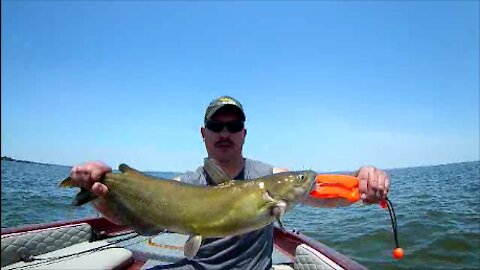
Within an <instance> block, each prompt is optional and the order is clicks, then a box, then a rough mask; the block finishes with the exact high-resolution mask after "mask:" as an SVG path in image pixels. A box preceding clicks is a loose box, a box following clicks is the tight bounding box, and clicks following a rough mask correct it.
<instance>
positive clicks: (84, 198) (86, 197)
mask: <svg viewBox="0 0 480 270" xmlns="http://www.w3.org/2000/svg"><path fill="white" fill-rule="evenodd" d="M58 186H59V187H61V188H66V187H75V186H74V185H73V184H72V178H70V177H68V178H66V179H65V180H63V181H62V182H61V183H60V184H59V185H58ZM96 198H97V196H96V195H95V194H93V193H92V192H90V191H88V190H86V189H84V188H81V189H80V192H78V193H77V195H76V196H75V199H74V200H73V203H72V204H73V205H75V206H80V205H83V204H86V203H88V202H90V201H92V200H94V199H96Z"/></svg>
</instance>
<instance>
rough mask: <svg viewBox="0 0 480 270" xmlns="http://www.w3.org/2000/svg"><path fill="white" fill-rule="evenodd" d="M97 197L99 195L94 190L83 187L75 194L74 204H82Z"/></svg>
mask: <svg viewBox="0 0 480 270" xmlns="http://www.w3.org/2000/svg"><path fill="white" fill-rule="evenodd" d="M96 198H97V195H95V194H93V193H92V192H90V191H88V190H86V189H84V188H82V189H81V190H80V192H78V194H77V195H76V196H75V199H74V200H73V205H75V206H80V205H83V204H86V203H88V202H90V201H92V200H94V199H96Z"/></svg>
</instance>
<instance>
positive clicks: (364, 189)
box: [355, 166, 390, 204]
mask: <svg viewBox="0 0 480 270" xmlns="http://www.w3.org/2000/svg"><path fill="white" fill-rule="evenodd" d="M355 176H356V177H358V178H359V180H360V181H359V183H358V189H359V191H360V195H361V198H362V200H363V203H366V204H373V203H378V202H380V200H381V199H384V198H385V197H386V196H387V193H388V190H389V188H390V178H389V177H388V175H387V173H386V172H385V171H382V170H380V169H377V168H375V167H373V166H364V167H361V168H360V169H359V170H358V171H357V172H356V173H355Z"/></svg>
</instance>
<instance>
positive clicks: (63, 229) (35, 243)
mask: <svg viewBox="0 0 480 270" xmlns="http://www.w3.org/2000/svg"><path fill="white" fill-rule="evenodd" d="M92 235H93V230H92V226H90V224H87V223H80V224H74V225H64V226H57V227H51V228H46V229H39V230H34V231H27V232H19V233H14V234H9V235H6V236H2V267H3V266H5V265H9V264H12V263H16V262H19V261H21V260H22V259H23V258H26V257H30V256H36V255H40V254H43V253H47V252H50V251H54V250H57V249H61V248H65V247H68V246H71V245H75V244H78V243H81V242H85V241H89V240H91V239H92Z"/></svg>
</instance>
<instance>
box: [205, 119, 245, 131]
mask: <svg viewBox="0 0 480 270" xmlns="http://www.w3.org/2000/svg"><path fill="white" fill-rule="evenodd" d="M205 127H206V128H208V129H209V130H211V131H213V132H216V133H218V132H220V131H222V130H223V127H227V130H228V131H229V132H230V133H236V132H239V131H240V130H242V129H243V127H244V124H243V121H238V120H237V121H229V122H220V121H215V120H207V122H206V123H205Z"/></svg>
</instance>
